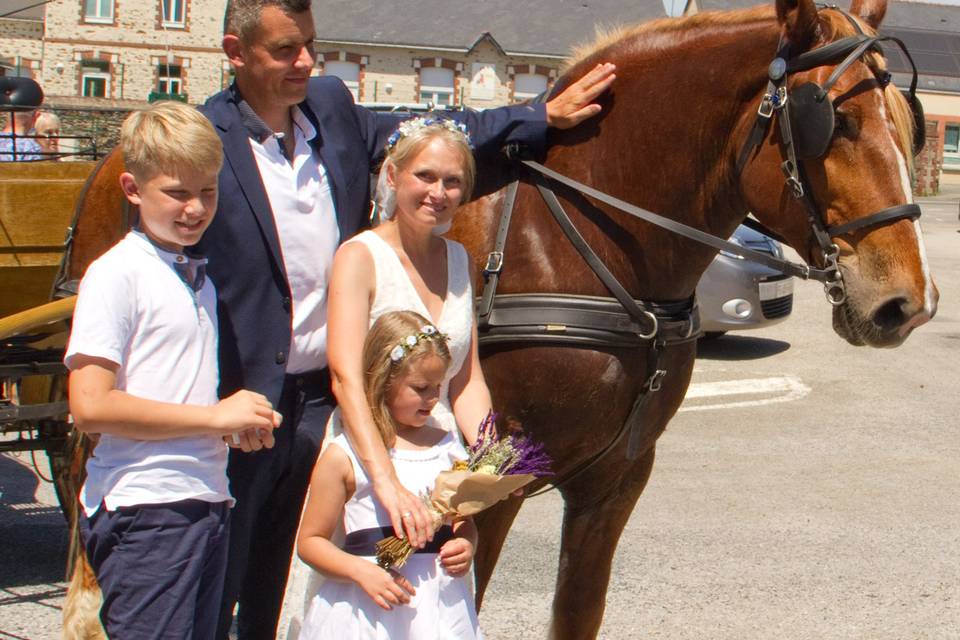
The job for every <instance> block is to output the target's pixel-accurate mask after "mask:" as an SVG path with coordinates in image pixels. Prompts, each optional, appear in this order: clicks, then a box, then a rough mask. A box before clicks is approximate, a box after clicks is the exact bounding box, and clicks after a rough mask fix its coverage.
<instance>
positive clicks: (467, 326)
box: [327, 230, 473, 437]
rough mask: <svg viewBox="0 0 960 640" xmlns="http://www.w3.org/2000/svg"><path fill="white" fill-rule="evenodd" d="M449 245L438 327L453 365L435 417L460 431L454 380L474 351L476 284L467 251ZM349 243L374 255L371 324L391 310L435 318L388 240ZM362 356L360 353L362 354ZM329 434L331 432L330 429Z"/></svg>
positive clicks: (369, 235)
mask: <svg viewBox="0 0 960 640" xmlns="http://www.w3.org/2000/svg"><path fill="white" fill-rule="evenodd" d="M443 240H444V242H446V244H447V292H446V296H445V297H444V300H443V309H442V310H441V312H440V317H439V318H438V319H437V321H436V322H435V324H436V327H437V329H439V330H440V332H441V333H444V334H446V335H447V337H448V338H449V340H448V341H447V348H448V349H450V366H449V367H448V368H447V375H446V377H445V378H444V379H443V385H442V386H441V388H440V401H439V402H438V403H437V405H436V406H435V407H434V408H433V417H434V418H436V419H437V422H439V423H440V425H441V426H442V427H443V428H444V429H446V430H447V431H457V423H456V420H455V419H454V417H453V411H452V409H451V406H450V380H451V378H453V376H455V375H456V374H457V372H459V371H460V368H461V367H462V366H463V363H464V362H465V361H466V359H467V355H468V354H469V353H470V340H471V338H472V337H473V287H472V286H471V284H470V267H469V262H468V259H467V251H466V249H464V248H463V245H462V244H460V243H459V242H454V241H453V240H447V239H446V238H444V239H443ZM348 242H359V243H360V244H362V245H364V246H365V247H366V248H367V251H369V252H370V255H371V257H372V258H373V265H374V271H375V277H376V291H375V292H374V296H373V302H372V304H371V305H370V325H371V326H372V325H373V323H374V321H375V320H376V319H377V318H379V317H380V316H382V315H383V314H385V313H387V312H388V311H416V312H417V313H419V314H420V315H422V316H423V317H424V318H426V319H427V320H431V321H432V320H433V319H432V318H431V317H430V313H429V312H428V311H427V308H426V306H425V305H424V304H423V300H422V299H421V298H420V295H419V294H418V293H417V290H416V289H414V287H413V283H412V282H410V277H409V276H408V275H407V272H406V270H405V269H404V268H403V264H402V263H401V262H400V258H399V257H398V256H397V253H396V251H394V250H393V247H391V246H390V245H389V244H387V242H386V240H384V239H383V238H381V237H380V236H378V235H377V234H376V233H374V232H373V231H369V230H368V231H364V232H363V233H361V234H359V235H357V236H355V237H354V238H352V239H350V240H349V241H348ZM358 357H359V356H358ZM327 435H328V437H329V435H330V431H329V430H328V431H327Z"/></svg>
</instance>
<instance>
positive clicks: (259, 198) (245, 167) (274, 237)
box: [222, 109, 286, 277]
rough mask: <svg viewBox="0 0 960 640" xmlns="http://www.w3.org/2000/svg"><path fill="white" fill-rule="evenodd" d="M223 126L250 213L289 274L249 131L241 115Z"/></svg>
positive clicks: (227, 150) (230, 159) (227, 154)
mask: <svg viewBox="0 0 960 640" xmlns="http://www.w3.org/2000/svg"><path fill="white" fill-rule="evenodd" d="M234 111H235V109H234ZM223 129H224V131H225V135H224V136H223V137H222V140H223V155H224V157H225V158H226V160H227V163H228V164H229V165H230V169H231V170H232V171H233V174H234V176H236V179H237V184H238V185H239V186H240V191H241V192H242V193H243V196H244V198H246V200H247V204H248V205H249V207H250V212H251V213H252V214H253V217H254V218H256V221H257V224H258V225H259V226H260V233H261V234H262V235H263V238H264V240H266V242H267V245H268V246H269V247H270V252H271V254H272V255H273V260H274V262H276V264H277V266H278V267H279V269H280V271H281V273H283V274H284V277H286V270H285V269H284V266H283V253H282V252H281V250H280V237H279V234H278V233H277V224H276V222H275V221H274V218H273V209H272V208H271V207H270V200H269V199H268V198H267V192H266V190H265V189H264V188H263V179H262V178H261V177H260V168H259V167H258V166H257V161H256V159H255V158H254V157H253V151H252V150H251V149H250V143H249V141H248V140H247V132H246V130H245V129H244V128H243V124H242V123H241V122H240V119H239V116H238V117H236V118H231V121H230V122H229V123H228V124H227V125H226V126H225V127H223ZM231 215H233V214H231Z"/></svg>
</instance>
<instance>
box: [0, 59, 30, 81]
mask: <svg viewBox="0 0 960 640" xmlns="http://www.w3.org/2000/svg"><path fill="white" fill-rule="evenodd" d="M0 76H6V77H8V78H32V77H33V73H32V72H31V71H30V65H28V64H24V63H23V62H22V61H20V60H9V59H7V60H0Z"/></svg>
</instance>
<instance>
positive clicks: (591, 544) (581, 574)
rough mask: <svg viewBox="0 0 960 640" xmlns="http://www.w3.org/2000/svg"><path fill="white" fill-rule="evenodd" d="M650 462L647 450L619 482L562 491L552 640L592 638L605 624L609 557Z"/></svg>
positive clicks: (595, 482)
mask: <svg viewBox="0 0 960 640" xmlns="http://www.w3.org/2000/svg"><path fill="white" fill-rule="evenodd" d="M653 458H654V448H653V447H652V446H651V447H650V449H649V450H648V451H647V452H646V453H645V454H644V455H642V456H641V457H640V458H638V459H637V460H636V461H635V462H634V463H633V464H632V465H630V466H629V468H627V469H625V470H619V473H620V474H622V475H620V478H619V481H617V480H616V479H614V478H606V479H605V478H603V477H602V475H601V476H598V475H595V474H592V475H593V481H592V482H581V483H578V484H577V485H575V486H571V487H570V488H567V489H564V490H563V494H564V500H565V502H566V505H565V509H564V514H563V538H562V541H561V546H560V568H559V572H558V575H557V591H556V595H555V596H554V598H553V618H552V620H551V622H550V631H549V637H550V638H551V639H553V640H566V639H571V640H572V639H576V640H583V639H584V638H594V637H596V635H597V631H598V630H599V629H600V623H601V621H602V620H603V609H604V606H605V603H606V594H607V584H608V583H609V581H610V566H611V563H612V561H613V554H614V552H616V550H617V542H618V541H619V540H620V534H621V533H622V532H623V528H624V527H625V526H626V524H627V520H628V519H629V518H630V513H631V512H632V511H633V507H634V505H635V504H636V502H637V499H638V498H639V497H640V494H641V493H642V492H643V488H644V487H645V486H646V484H647V480H648V479H649V478H650V470H651V468H652V467H653ZM609 464H613V461H611V462H610V463H609ZM616 464H622V465H624V466H626V464H628V463H626V462H625V461H623V460H620V461H617V462H616ZM604 480H606V481H604ZM610 480H614V482H610ZM605 486H609V487H611V489H610V490H608V491H606V492H604V493H600V492H601V489H600V487H605ZM598 494H600V495H598Z"/></svg>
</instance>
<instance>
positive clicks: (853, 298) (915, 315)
mask: <svg viewBox="0 0 960 640" xmlns="http://www.w3.org/2000/svg"><path fill="white" fill-rule="evenodd" d="M776 10H777V19H778V22H779V24H780V27H781V45H782V46H781V50H780V52H779V53H778V54H777V55H778V58H777V60H775V61H774V62H773V63H772V64H771V67H770V78H771V79H770V82H769V84H768V85H767V89H765V90H764V92H763V94H764V95H766V96H770V95H771V94H773V96H774V97H773V99H772V101H771V100H769V99H764V100H765V101H766V104H765V105H764V106H763V107H762V110H766V112H767V113H768V114H769V116H770V117H769V118H767V122H764V121H763V117H762V116H761V118H760V122H761V125H765V128H763V132H762V134H761V135H764V134H765V137H764V138H763V139H762V141H761V140H760V139H759V135H758V136H757V138H755V141H756V142H759V144H757V145H756V146H755V147H750V145H749V144H748V145H747V150H748V151H749V154H746V153H745V154H744V155H743V156H741V160H742V161H745V163H744V165H743V170H742V172H741V174H740V175H741V189H742V193H743V198H744V201H745V202H746V204H747V206H748V207H749V209H750V210H751V211H753V212H754V214H755V215H756V216H757V217H758V218H759V219H760V220H761V222H764V223H766V224H767V225H768V226H770V227H771V228H773V229H774V230H776V231H779V232H780V233H781V234H782V235H783V236H784V237H785V238H786V239H787V240H788V241H789V243H790V244H791V245H792V246H793V247H794V248H795V249H796V250H797V251H798V252H799V253H800V254H801V255H802V256H803V257H804V258H805V259H806V260H807V261H808V262H809V263H810V264H812V265H816V266H817V267H821V268H826V269H827V270H830V269H831V268H832V266H833V265H834V264H836V265H838V270H837V271H835V275H834V276H833V277H832V278H830V280H832V281H829V282H828V283H827V287H828V297H830V298H831V301H832V302H833V303H834V304H835V308H834V318H833V319H834V323H833V324H834V328H835V330H836V331H837V333H838V334H839V335H841V336H842V337H844V338H845V339H846V340H847V341H849V342H850V343H852V344H856V345H863V344H866V345H870V346H878V347H880V346H897V345H899V344H900V343H901V342H903V341H904V340H905V339H906V337H907V335H909V333H910V332H911V330H912V329H914V328H915V327H917V326H919V325H921V324H923V323H925V322H926V321H928V320H930V319H931V318H932V317H933V315H934V314H935V313H936V309H937V300H938V297H939V294H938V292H937V288H936V286H935V285H934V284H933V280H932V279H931V276H930V272H929V268H928V264H927V260H926V256H925V253H924V247H923V239H922V237H921V235H920V226H919V223H918V222H917V221H916V216H918V215H919V209H917V208H916V207H915V206H913V205H912V202H913V200H912V190H911V180H910V176H911V173H912V170H913V167H912V157H913V152H914V146H915V144H914V135H915V126H916V125H915V121H919V122H920V125H919V126H921V127H922V114H921V115H920V116H919V117H916V116H913V115H912V113H911V105H910V104H909V103H908V101H907V100H906V99H905V98H904V96H903V95H902V94H901V92H900V91H899V90H898V89H896V88H895V87H894V86H893V84H892V83H891V82H889V74H888V73H887V71H886V63H885V61H884V59H883V57H882V55H881V53H880V50H879V47H878V46H877V42H876V40H875V39H874V37H875V36H876V33H877V32H876V29H877V28H878V26H879V24H880V22H881V21H882V19H883V16H884V14H885V13H886V0H854V1H853V6H852V7H851V13H853V14H855V15H856V16H857V17H856V18H853V17H850V16H847V15H845V14H843V13H841V12H839V11H837V10H834V9H823V10H820V11H818V10H817V7H816V6H815V5H814V3H813V0H776ZM771 58H773V56H771ZM778 75H779V77H778ZM778 92H779V95H777V94H778ZM784 102H785V106H783V104H784ZM754 104H756V103H754ZM756 120H757V117H756V115H755V114H748V115H746V116H745V117H744V120H743V121H742V122H741V125H742V131H747V130H748V129H751V128H752V127H754V123H755V121H756ZM784 125H789V126H784ZM923 133H924V132H923V131H922V130H921V131H919V136H923ZM745 135H746V134H745ZM755 135H757V134H755ZM791 138H792V142H791V141H790V140H791ZM919 139H920V140H921V141H922V137H921V138H919ZM784 163H788V164H784ZM785 177H786V182H785V180H784V178H785ZM801 192H802V193H801ZM834 247H835V248H834Z"/></svg>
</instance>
